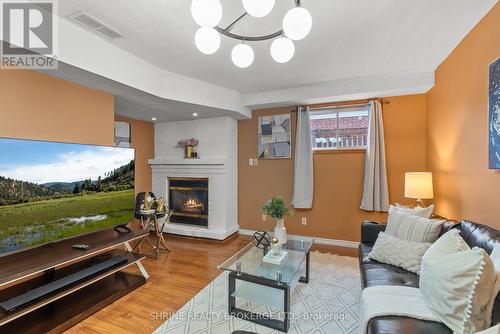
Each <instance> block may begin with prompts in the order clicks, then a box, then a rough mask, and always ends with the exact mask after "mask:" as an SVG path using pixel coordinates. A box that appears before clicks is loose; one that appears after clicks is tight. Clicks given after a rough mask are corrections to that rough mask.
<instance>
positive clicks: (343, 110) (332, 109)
mask: <svg viewBox="0 0 500 334" xmlns="http://www.w3.org/2000/svg"><path fill="white" fill-rule="evenodd" d="M364 108H366V111H367V113H368V104H357V105H345V106H334V107H322V108H310V118H311V119H312V118H313V117H314V114H315V113H316V114H329V113H330V114H334V115H335V120H336V123H337V124H336V129H335V130H336V131H335V139H336V141H335V144H337V143H338V142H339V137H340V129H339V122H340V114H342V113H348V112H349V111H348V110H346V109H353V112H359V111H361V110H362V109H364ZM355 109H357V110H355ZM368 117H369V113H368ZM329 139H331V138H329ZM311 140H312V134H311ZM366 140H368V138H367V139H366ZM366 145H367V142H366V143H365V145H362V146H344V147H337V146H335V147H315V145H314V144H313V148H312V149H313V151H343V150H344V151H352V150H360V151H364V150H366V147H367V146H366Z"/></svg>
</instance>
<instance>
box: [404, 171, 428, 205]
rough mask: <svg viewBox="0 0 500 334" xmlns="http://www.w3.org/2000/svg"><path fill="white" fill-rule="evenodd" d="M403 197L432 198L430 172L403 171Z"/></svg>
mask: <svg viewBox="0 0 500 334" xmlns="http://www.w3.org/2000/svg"><path fill="white" fill-rule="evenodd" d="M405 197H406V198H416V199H426V198H433V197H434V190H433V187H432V173H430V172H409V173H405Z"/></svg>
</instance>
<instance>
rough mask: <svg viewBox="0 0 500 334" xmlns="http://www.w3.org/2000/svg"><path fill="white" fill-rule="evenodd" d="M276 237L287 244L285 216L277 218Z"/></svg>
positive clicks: (280, 242)
mask: <svg viewBox="0 0 500 334" xmlns="http://www.w3.org/2000/svg"><path fill="white" fill-rule="evenodd" d="M274 237H275V238H277V239H278V240H279V244H280V245H284V244H286V242H287V240H286V227H285V220H284V219H283V218H280V219H277V220H276V227H275V228H274Z"/></svg>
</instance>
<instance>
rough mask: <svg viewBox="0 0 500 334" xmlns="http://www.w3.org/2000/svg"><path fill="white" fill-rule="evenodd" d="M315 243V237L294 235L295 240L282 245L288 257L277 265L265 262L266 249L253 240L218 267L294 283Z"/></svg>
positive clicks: (290, 283)
mask: <svg viewBox="0 0 500 334" xmlns="http://www.w3.org/2000/svg"><path fill="white" fill-rule="evenodd" d="M313 243H314V238H310V237H294V239H293V240H288V242H287V243H286V244H285V245H283V246H282V249H283V250H286V251H287V252H288V257H287V259H286V260H285V262H283V263H282V264H281V265H275V264H269V263H265V262H263V260H262V259H263V257H264V255H265V254H264V250H263V249H260V248H257V247H255V246H254V245H253V243H252V242H251V243H249V244H248V245H247V246H245V247H244V248H243V249H242V250H240V251H239V252H238V253H236V254H235V255H233V256H232V257H231V258H229V259H228V260H227V261H225V262H224V263H223V264H221V265H220V266H218V268H219V269H223V270H228V271H232V272H235V273H243V274H247V275H252V276H256V277H261V278H265V279H269V280H273V281H279V282H281V283H285V284H288V285H292V284H293V283H294V282H296V281H297V280H298V277H300V275H301V273H302V272H303V270H304V268H305V264H306V256H307V253H308V252H309V250H310V249H311V246H312V245H313Z"/></svg>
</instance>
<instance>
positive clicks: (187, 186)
mask: <svg viewBox="0 0 500 334" xmlns="http://www.w3.org/2000/svg"><path fill="white" fill-rule="evenodd" d="M168 202H169V208H170V209H171V210H173V211H174V212H173V214H172V216H171V217H170V222H172V223H181V224H190V225H199V226H208V179H204V178H169V179H168Z"/></svg>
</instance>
